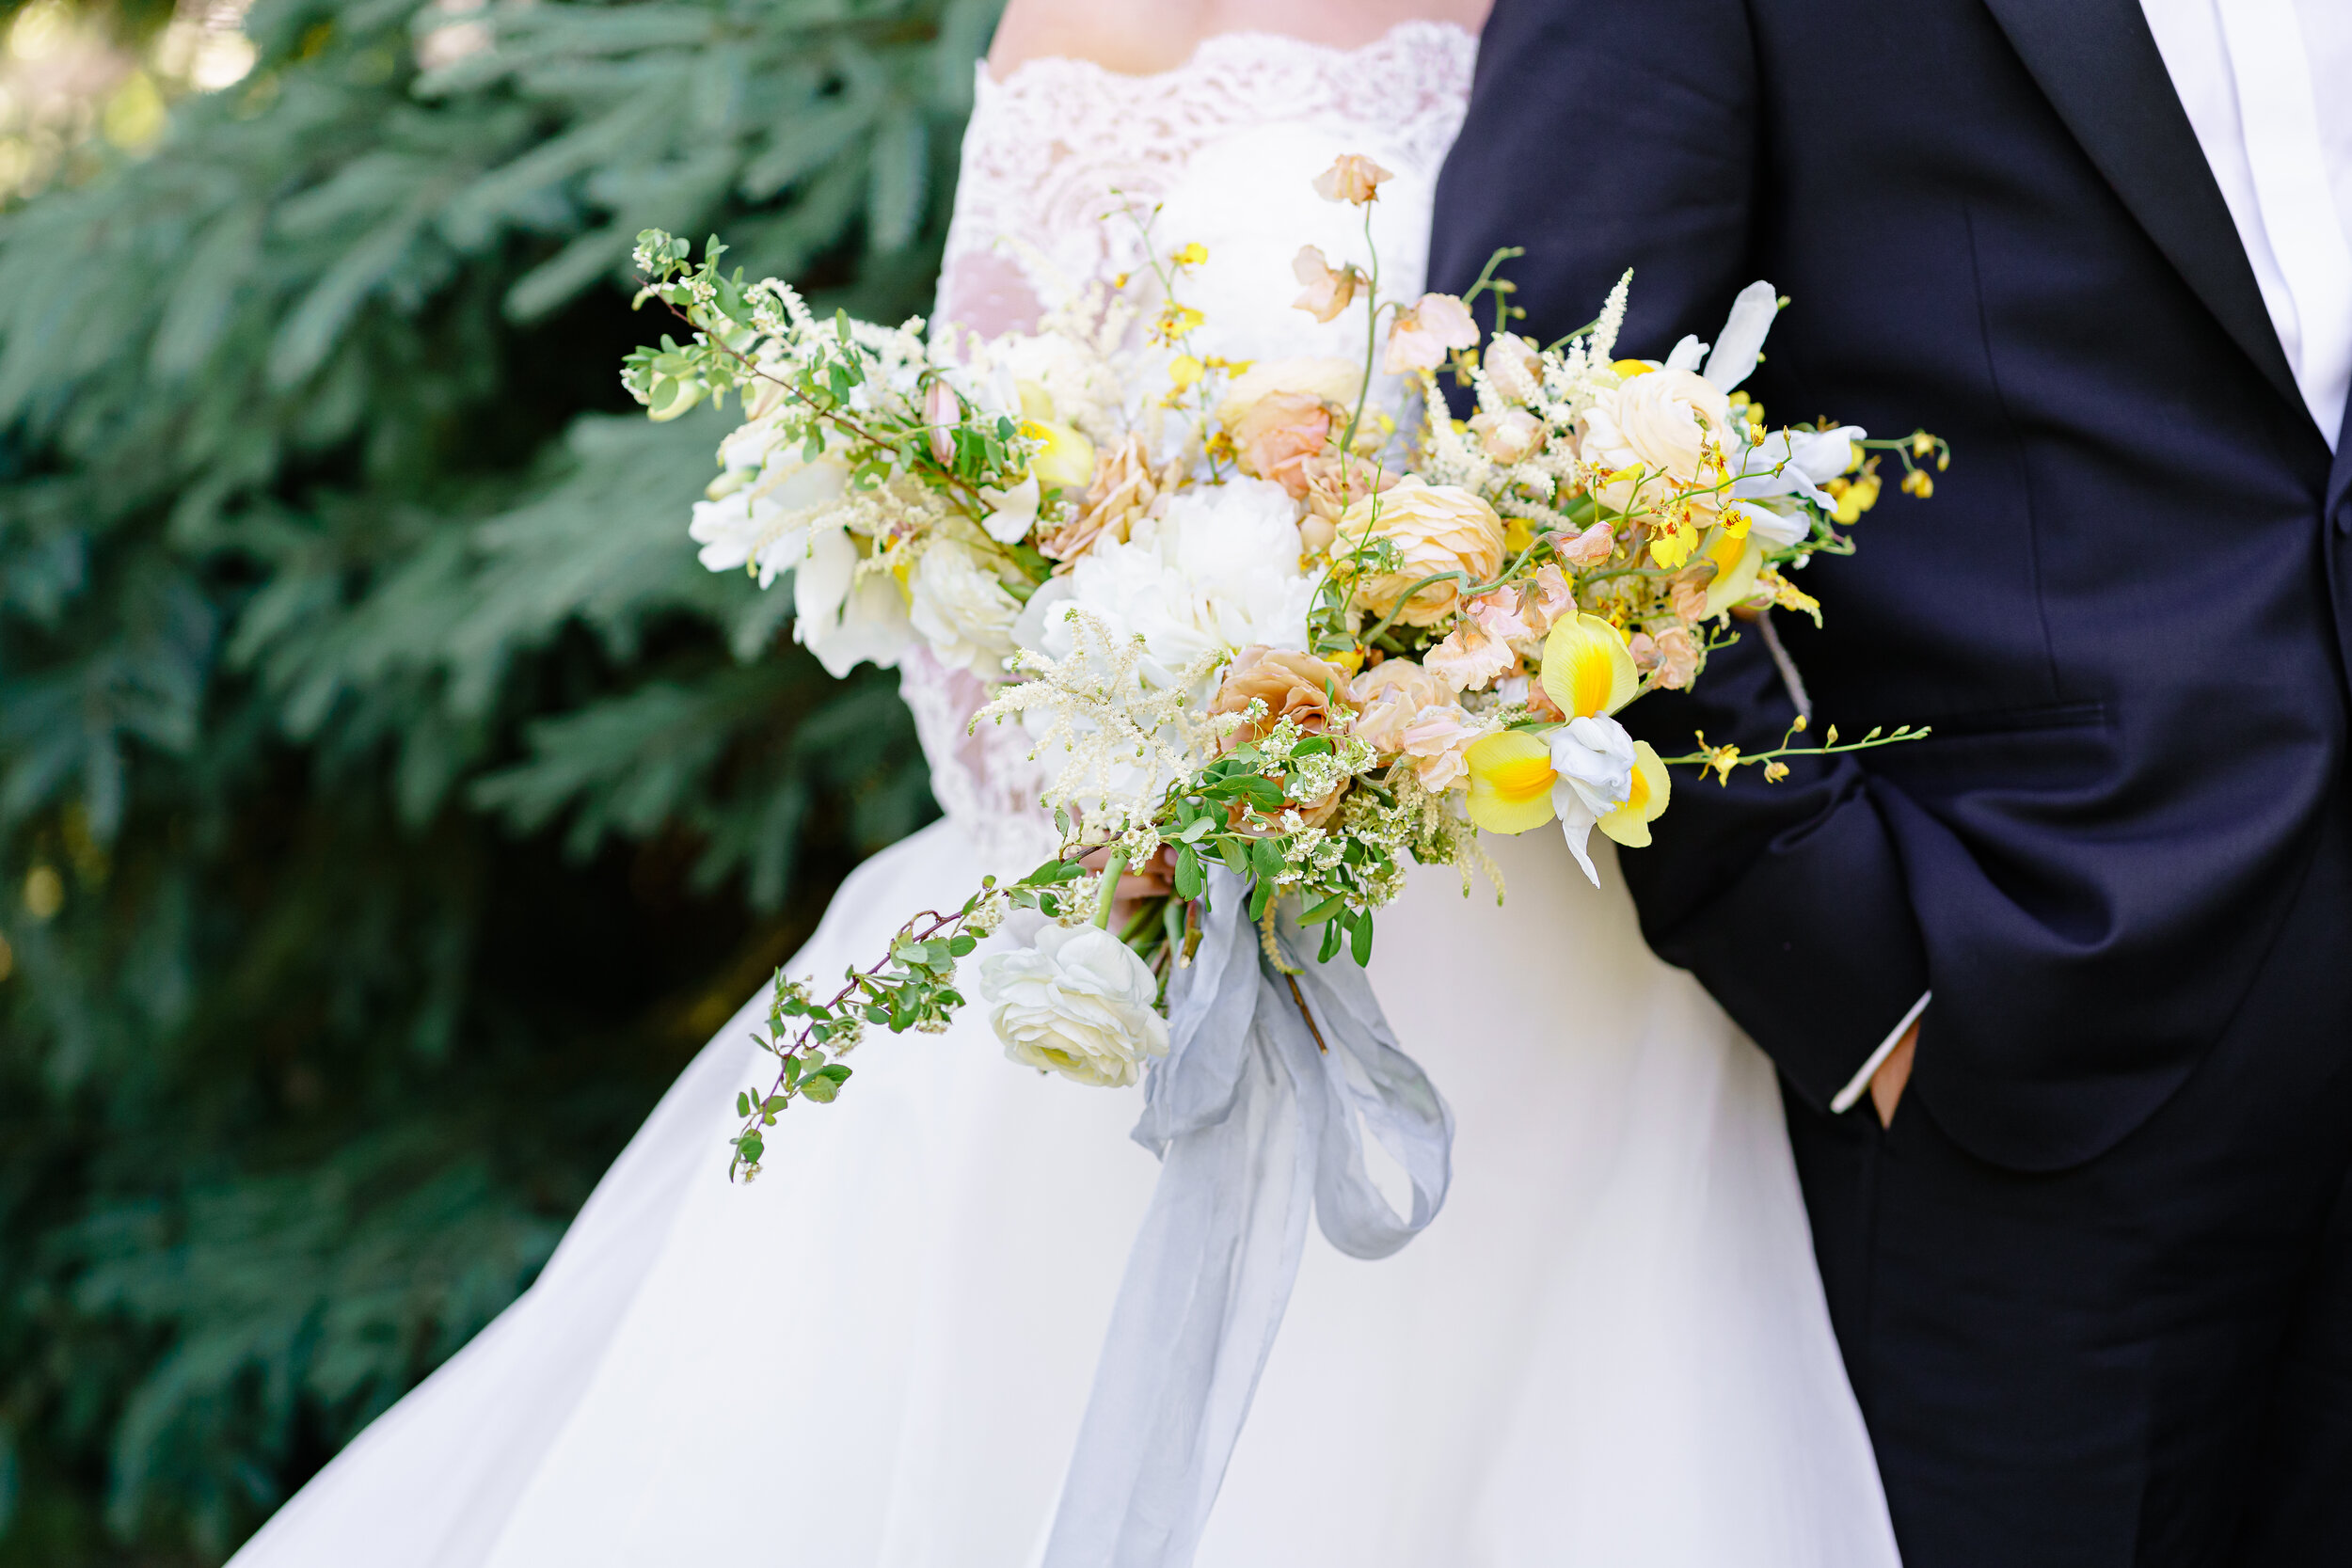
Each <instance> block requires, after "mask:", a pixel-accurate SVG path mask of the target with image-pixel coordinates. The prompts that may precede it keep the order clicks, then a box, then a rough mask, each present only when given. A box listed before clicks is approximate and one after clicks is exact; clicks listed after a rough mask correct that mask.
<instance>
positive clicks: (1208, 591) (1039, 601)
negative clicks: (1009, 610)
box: [1015, 480, 1314, 689]
mask: <svg viewBox="0 0 2352 1568" xmlns="http://www.w3.org/2000/svg"><path fill="white" fill-rule="evenodd" d="M1297 518H1298V508H1297V506H1296V504H1295V502H1293V501H1292V499H1290V496H1289V495H1288V494H1287V493H1286V492H1285V491H1284V490H1283V489H1282V487H1281V486H1280V485H1279V484H1275V483H1270V482H1268V481H1264V480H1240V481H1236V482H1234V483H1230V484H1219V485H1211V486H1207V487H1204V488H1201V489H1196V490H1187V491H1184V492H1183V493H1181V494H1178V495H1176V496H1173V497H1171V498H1169V499H1168V509H1167V511H1166V513H1165V514H1164V515H1161V516H1159V517H1156V518H1153V517H1142V518H1137V519H1136V525H1135V532H1134V533H1133V535H1132V536H1131V537H1129V538H1128V539H1127V540H1125V541H1124V542H1123V543H1119V544H1112V545H1100V546H1096V547H1095V548H1093V549H1091V550H1089V551H1088V552H1087V554H1086V555H1084V556H1082V557H1081V558H1079V561H1078V562H1077V564H1076V565H1075V566H1073V568H1072V569H1071V570H1070V571H1069V572H1068V573H1066V574H1064V575H1063V576H1061V577H1058V578H1054V579H1053V580H1052V581H1050V582H1048V583H1047V584H1046V585H1045V586H1044V587H1043V588H1041V589H1040V590H1039V591H1038V593H1037V594H1036V595H1035V596H1034V597H1033V598H1031V599H1030V601H1029V605H1028V609H1027V610H1025V612H1024V613H1023V615H1022V618H1021V622H1020V624H1019V626H1017V627H1016V628H1015V635H1016V636H1017V637H1018V639H1019V641H1020V642H1021V644H1022V646H1024V647H1028V648H1036V649H1039V650H1041V652H1043V653H1045V654H1048V655H1050V656H1051V657H1055V658H1066V657H1069V655H1070V653H1071V647H1072V639H1071V633H1070V628H1069V625H1068V617H1069V613H1070V611H1071V610H1073V609H1075V610H1085V611H1087V612H1088V613H1089V614H1090V615H1092V616H1094V617H1095V618H1096V619H1097V620H1100V621H1101V622H1103V624H1104V625H1105V626H1109V627H1110V628H1111V630H1112V631H1113V633H1114V634H1116V635H1119V636H1121V637H1140V638H1142V639H1143V663H1142V673H1143V677H1144V679H1146V680H1147V681H1149V682H1151V683H1152V685H1154V686H1157V687H1160V688H1163V689H1165V688H1168V687H1170V686H1173V685H1174V684H1175V683H1176V680H1177V677H1178V675H1179V674H1180V673H1182V672H1183V671H1184V668H1185V667H1186V666H1187V665H1190V664H1192V663H1194V662H1195V661H1196V660H1198V659H1199V658H1200V657H1201V656H1202V655H1203V654H1209V653H1231V652H1234V651H1237V650H1239V649H1242V648H1247V647H1250V646H1253V645H1263V646H1266V647H1270V648H1291V649H1301V648H1304V647H1306V645H1307V610H1308V609H1309V607H1310V606H1311V604H1312V602H1313V599H1314V579H1313V578H1310V577H1309V576H1308V575H1307V574H1306V572H1305V571H1304V570H1303V569H1302V568H1301V567H1300V565H1299V560H1298V556H1299V540H1298V521H1297Z"/></svg>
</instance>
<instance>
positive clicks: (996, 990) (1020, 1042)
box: [980, 926, 1168, 1088]
mask: <svg viewBox="0 0 2352 1568" xmlns="http://www.w3.org/2000/svg"><path fill="white" fill-rule="evenodd" d="M1158 991H1159V982H1158V981H1157V980H1156V979H1155V978H1153V976H1152V969H1151V966H1150V965H1148V964H1146V963H1145V962H1144V961H1143V960H1142V959H1141V958H1137V957H1136V953H1135V949H1133V948H1131V947H1129V946H1128V945H1127V944H1126V943H1125V942H1121V941H1120V940H1119V939H1118V938H1117V937H1115V936H1113V935H1111V934H1110V933H1109V932H1108V931H1105V930H1103V929H1101V928H1100V927H1094V926H1048V927H1045V928H1044V929H1042V930H1041V931H1039V932H1038V934H1037V945H1035V946H1034V947H1024V948H1020V949H1017V950H1015V951H1013V952H1010V953H998V954H993V955H992V956H991V957H989V958H983V959H982V960H981V961H980V1000H981V1001H982V1002H983V1003H985V1004H986V1005H987V1006H988V1020H989V1022H990V1024H991V1025H992V1026H993V1028H994V1029H995V1031H996V1037H997V1038H998V1039H1000V1040H1003V1041H1004V1042H1005V1054H1006V1055H1008V1056H1009V1057H1011V1058H1012V1059H1013V1060H1014V1061H1016V1062H1019V1063H1021V1064H1022V1065H1023V1066H1025V1067H1033V1068H1036V1069H1038V1070H1039V1071H1041V1072H1058V1073H1060V1074H1061V1075H1062V1076H1063V1077H1065V1078H1072V1079H1075V1080H1076V1081H1077V1082H1079V1083H1081V1084H1094V1085H1101V1086H1103V1087H1106V1088H1118V1087H1122V1086H1124V1085H1129V1084H1132V1083H1134V1082H1135V1081H1136V1077H1137V1076H1138V1075H1139V1074H1140V1073H1141V1072H1142V1070H1143V1065H1144V1063H1145V1062H1147V1061H1149V1060H1151V1059H1152V1058H1153V1057H1156V1056H1165V1055H1166V1054H1168V1021H1167V1020H1166V1019H1164V1018H1162V1017H1160V1015H1159V1013H1158V1012H1157V1011H1156V1010H1155V1009H1154V1008H1153V1007H1152V999H1153V998H1154V997H1155V996H1156V995H1157V994H1158Z"/></svg>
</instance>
